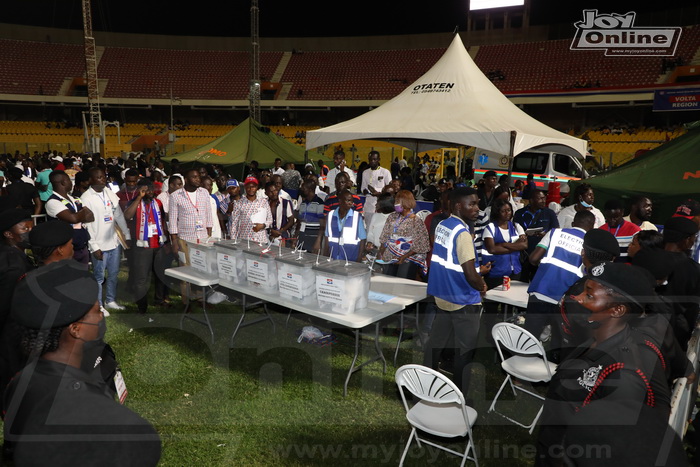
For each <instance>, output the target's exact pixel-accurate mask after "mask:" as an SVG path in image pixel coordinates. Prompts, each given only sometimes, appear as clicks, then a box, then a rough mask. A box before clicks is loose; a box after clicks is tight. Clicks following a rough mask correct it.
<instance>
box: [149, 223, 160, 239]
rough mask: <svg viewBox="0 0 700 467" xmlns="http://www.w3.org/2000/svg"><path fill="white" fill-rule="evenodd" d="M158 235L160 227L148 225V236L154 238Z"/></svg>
mask: <svg viewBox="0 0 700 467" xmlns="http://www.w3.org/2000/svg"><path fill="white" fill-rule="evenodd" d="M157 234H158V227H157V226H156V225H155V224H148V236H149V237H152V236H154V235H157Z"/></svg>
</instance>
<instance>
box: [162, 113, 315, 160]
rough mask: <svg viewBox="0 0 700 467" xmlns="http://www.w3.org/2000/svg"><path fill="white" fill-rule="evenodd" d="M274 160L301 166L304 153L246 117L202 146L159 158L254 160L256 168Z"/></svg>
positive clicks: (298, 147) (301, 149)
mask: <svg viewBox="0 0 700 467" xmlns="http://www.w3.org/2000/svg"><path fill="white" fill-rule="evenodd" d="M277 157H279V158H280V159H282V161H283V162H284V163H287V162H293V163H295V164H303V163H304V162H305V150H304V148H303V147H301V146H297V145H296V144H294V143H290V142H289V141H287V140H286V139H284V138H282V137H281V136H277V135H276V134H274V133H272V132H270V131H269V130H268V129H264V127H263V126H262V125H261V124H259V123H258V122H256V121H254V120H252V119H250V118H247V119H245V120H244V121H243V122H242V123H241V124H240V125H238V126H237V127H236V128H234V129H233V130H231V131H229V132H228V133H226V134H225V135H223V136H221V137H220V138H217V139H215V140H214V141H212V142H210V143H208V144H205V145H204V146H200V147H198V148H196V149H191V150H189V151H184V152H180V153H177V154H173V155H171V156H168V157H164V158H163V159H164V160H166V161H167V160H170V159H177V160H178V161H180V163H189V162H199V163H202V164H221V165H223V166H231V165H239V164H247V163H249V162H250V161H253V160H255V161H258V163H259V164H260V167H271V166H272V165H274V162H275V159H276V158H277Z"/></svg>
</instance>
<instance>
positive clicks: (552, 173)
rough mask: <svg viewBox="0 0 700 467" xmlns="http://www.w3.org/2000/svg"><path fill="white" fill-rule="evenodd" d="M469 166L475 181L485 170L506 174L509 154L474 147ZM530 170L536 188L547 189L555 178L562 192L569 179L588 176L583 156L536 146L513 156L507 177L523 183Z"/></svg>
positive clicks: (565, 189)
mask: <svg viewBox="0 0 700 467" xmlns="http://www.w3.org/2000/svg"><path fill="white" fill-rule="evenodd" d="M472 167H473V169H474V183H477V182H478V181H479V180H481V179H482V178H483V176H484V173H486V171H488V170H493V171H495V172H496V173H497V174H498V176H499V177H500V176H501V175H507V174H508V156H506V155H504V154H498V153H496V152H493V151H488V150H486V149H481V148H476V149H475V150H474V162H473V165H472ZM529 173H532V174H533V175H534V176H535V178H534V181H535V185H537V188H538V189H540V190H547V188H548V187H549V182H551V181H554V180H556V181H558V182H559V183H561V187H562V191H563V192H565V191H567V190H568V188H566V187H567V186H568V181H569V180H581V179H582V178H588V173H587V172H586V169H585V168H584V167H583V160H582V159H578V158H576V157H574V156H571V155H569V154H560V153H557V152H555V151H542V150H537V149H531V150H529V151H523V152H521V153H520V154H518V155H517V156H515V158H514V159H513V171H512V173H511V180H510V184H511V186H513V184H514V183H515V181H516V180H518V179H520V180H522V181H523V182H526V181H527V174H529Z"/></svg>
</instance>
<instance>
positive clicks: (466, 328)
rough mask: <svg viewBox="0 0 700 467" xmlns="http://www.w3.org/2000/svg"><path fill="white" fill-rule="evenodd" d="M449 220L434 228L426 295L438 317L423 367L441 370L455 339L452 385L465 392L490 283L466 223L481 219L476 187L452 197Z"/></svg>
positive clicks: (427, 347)
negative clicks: (443, 356)
mask: <svg viewBox="0 0 700 467" xmlns="http://www.w3.org/2000/svg"><path fill="white" fill-rule="evenodd" d="M450 211H451V216H450V217H448V218H447V219H445V220H444V221H442V222H440V223H439V224H438V226H437V227H436V229H435V243H434V246H433V255H432V259H431V264H430V275H429V278H428V295H432V296H434V297H435V304H436V305H437V307H438V313H437V315H436V317H435V321H434V322H433V326H432V329H431V331H430V338H429V339H428V342H427V343H426V345H425V354H424V356H423V364H424V365H425V366H427V367H430V368H434V369H437V366H438V362H439V357H440V353H441V352H442V350H443V349H444V348H445V347H446V346H447V345H448V343H449V342H451V341H452V340H453V339H454V340H453V342H454V346H455V359H454V381H455V384H456V385H457V386H458V387H459V388H460V389H461V390H462V392H466V390H467V388H468V386H469V373H470V370H469V368H467V365H469V363H471V361H472V359H473V355H474V351H475V349H476V344H477V337H478V335H479V317H480V312H481V297H482V295H483V294H484V293H486V283H485V282H484V280H483V279H482V277H481V276H480V275H479V273H478V272H477V271H478V270H477V268H478V265H477V261H476V251H475V249H474V242H473V240H472V235H471V233H470V231H469V227H468V226H467V222H473V221H475V220H476V218H477V216H478V215H479V197H478V196H477V194H476V190H474V189H472V188H458V189H456V190H453V191H452V193H451V194H450Z"/></svg>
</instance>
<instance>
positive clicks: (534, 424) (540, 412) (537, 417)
mask: <svg viewBox="0 0 700 467" xmlns="http://www.w3.org/2000/svg"><path fill="white" fill-rule="evenodd" d="M542 410H544V404H542V406H540V410H539V412H537V415H535V419H534V420H533V421H532V425H530V434H532V432H533V431H535V426H537V420H539V419H540V415H542Z"/></svg>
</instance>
